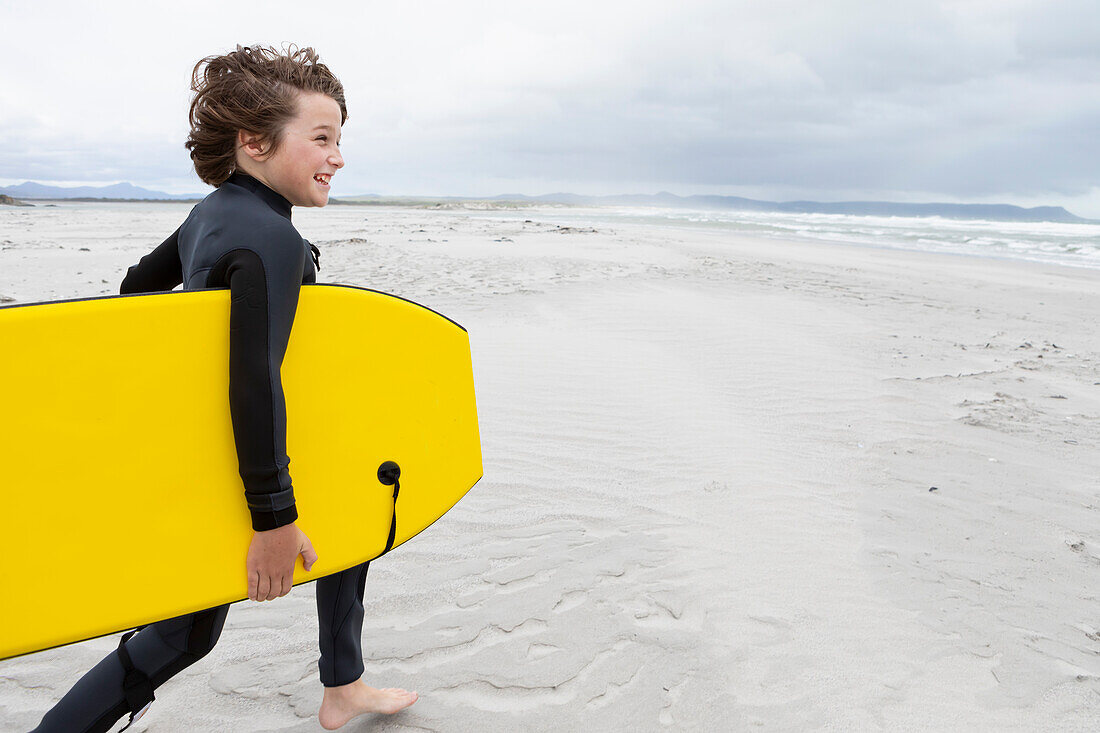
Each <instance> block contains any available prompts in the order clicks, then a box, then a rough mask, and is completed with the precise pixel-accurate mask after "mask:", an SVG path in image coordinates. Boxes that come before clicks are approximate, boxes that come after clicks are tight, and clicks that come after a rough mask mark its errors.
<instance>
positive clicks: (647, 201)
mask: <svg viewBox="0 0 1100 733" xmlns="http://www.w3.org/2000/svg"><path fill="white" fill-rule="evenodd" d="M493 200H497V201H503V200H507V201H540V202H545V203H562V204H573V205H597V206H609V205H610V206H663V207H668V208H686V209H708V210H722V211H774V212H787V213H796V214H847V215H851V216H940V217H943V218H945V219H987V220H991V221H1032V222H1034V221H1052V222H1066V223H1077V224H1089V223H1097V222H1096V221H1095V220H1092V219H1084V218H1082V217H1079V216H1076V215H1074V214H1071V213H1070V212H1068V211H1066V210H1065V209H1064V208H1062V207H1061V206H1037V207H1034V208H1030V209H1027V208H1023V207H1021V206H1012V205H1010V204H937V203H930V204H904V203H895V202H890V201H843V202H837V203H824V202H820V201H786V202H777V201H758V200H756V199H746V198H741V197H739V196H677V195H676V194H672V193H669V192H667V191H662V192H661V193H658V194H652V195H650V194H638V195H621V196H577V195H576V194H571V193H551V194H547V195H545V196H534V197H532V196H523V195H522V194H508V195H504V196H497V197H494V199H493Z"/></svg>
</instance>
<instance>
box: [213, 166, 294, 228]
mask: <svg viewBox="0 0 1100 733" xmlns="http://www.w3.org/2000/svg"><path fill="white" fill-rule="evenodd" d="M226 183H232V184H234V185H237V186H240V187H241V188H244V189H248V190H249V191H251V192H252V193H254V194H256V195H257V196H259V197H260V198H261V199H263V201H264V203H265V204H267V205H268V206H270V207H271V208H272V209H274V210H275V213H277V214H279V215H280V216H284V217H286V218H287V219H289V218H290V208H291V203H290V202H289V201H287V200H286V199H285V198H283V197H282V195H281V194H278V193H275V191H273V190H271V189H270V188H268V187H267V186H265V185H264V184H262V183H260V182H259V181H258V180H256V179H255V178H253V177H252V176H250V175H248V174H247V173H243V172H241V171H234V172H233V175H231V176H229V178H228V179H227V180H226Z"/></svg>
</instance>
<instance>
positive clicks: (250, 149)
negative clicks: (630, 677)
mask: <svg viewBox="0 0 1100 733" xmlns="http://www.w3.org/2000/svg"><path fill="white" fill-rule="evenodd" d="M237 147H238V148H240V149H241V150H243V151H244V152H245V154H246V155H248V157H250V158H252V159H253V160H262V159H263V157H264V156H265V155H267V149H268V146H267V145H266V144H265V143H264V141H263V140H262V139H261V138H260V136H259V135H258V134H256V133H254V132H249V131H248V130H238V131H237Z"/></svg>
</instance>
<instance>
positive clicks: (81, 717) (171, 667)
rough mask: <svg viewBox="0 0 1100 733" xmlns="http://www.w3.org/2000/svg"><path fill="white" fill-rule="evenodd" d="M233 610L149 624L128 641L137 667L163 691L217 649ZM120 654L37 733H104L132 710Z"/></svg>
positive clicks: (76, 689) (78, 687) (87, 678)
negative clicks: (167, 682)
mask: <svg viewBox="0 0 1100 733" xmlns="http://www.w3.org/2000/svg"><path fill="white" fill-rule="evenodd" d="M228 612H229V606H228V605H226V606H218V607H217V608H210V609H207V610H205V611H198V612H197V613H191V614H187V615H185V616H177V617H176V618H171V619H168V620H166V621H158V622H157V623H155V624H153V625H151V626H147V627H145V628H144V629H142V630H141V631H140V632H139V633H137V634H135V635H134V636H133V637H131V638H130V639H129V640H128V641H127V642H126V651H127V653H128V654H129V655H130V659H131V661H132V662H133V664H134V666H135V667H136V668H137V669H139V670H141V671H142V672H144V673H145V674H146V675H148V677H149V681H150V682H151V683H152V685H153V687H154V688H155V687H159V686H160V685H162V684H164V683H165V682H166V681H167V680H168V679H169V678H170V677H172V676H173V675H175V674H177V673H179V672H180V671H181V670H183V669H185V668H186V667H188V666H190V665H192V664H194V663H195V662H197V661H198V660H199V659H201V658H202V657H204V656H206V654H207V653H208V652H209V651H210V650H211V649H213V648H214V644H216V643H217V641H218V636H219V635H220V634H221V632H222V626H223V625H224V624H225V617H226V614H227V613H228ZM123 677H124V670H123V666H122V660H121V659H120V658H119V655H118V652H117V651H113V652H111V653H110V654H108V655H107V656H106V657H104V659H103V660H102V661H100V663H99V664H97V665H96V666H95V667H92V669H91V670H90V671H89V672H88V673H87V674H85V675H84V676H83V677H81V678H80V680H79V681H78V682H77V683H76V684H75V685H74V686H73V688H72V689H71V690H69V692H68V693H66V694H65V696H64V697H63V698H61V700H60V701H59V702H58V703H57V705H55V706H54V707H53V708H52V709H51V710H50V711H49V712H47V713H46V715H45V716H44V717H43V718H42V722H41V723H40V724H39V726H38V727H37V728H35V730H34V731H33V732H32V733H55V732H57V733H61V732H64V733H101V732H104V731H107V730H110V728H111V726H112V725H114V723H115V722H116V721H117V720H118V719H119V718H121V717H122V716H124V715H126V714H128V713H129V712H130V710H129V707H128V706H127V704H126V698H125V695H124V692H123V686H122V683H123Z"/></svg>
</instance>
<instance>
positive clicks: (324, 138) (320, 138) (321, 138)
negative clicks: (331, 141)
mask: <svg viewBox="0 0 1100 733" xmlns="http://www.w3.org/2000/svg"><path fill="white" fill-rule="evenodd" d="M317 139H318V140H326V141H327V140H328V138H327V137H325V136H324V135H321V136H320V137H318V138H317Z"/></svg>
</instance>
